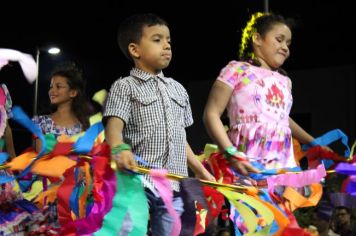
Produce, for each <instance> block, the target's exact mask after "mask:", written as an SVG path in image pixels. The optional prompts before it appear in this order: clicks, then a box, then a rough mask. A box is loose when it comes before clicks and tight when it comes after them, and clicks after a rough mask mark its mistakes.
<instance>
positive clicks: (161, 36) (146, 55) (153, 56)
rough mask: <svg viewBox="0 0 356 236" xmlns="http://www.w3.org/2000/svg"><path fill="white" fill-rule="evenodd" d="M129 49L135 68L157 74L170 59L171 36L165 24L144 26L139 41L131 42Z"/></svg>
mask: <svg viewBox="0 0 356 236" xmlns="http://www.w3.org/2000/svg"><path fill="white" fill-rule="evenodd" d="M129 51H130V53H131V54H132V56H133V58H134V61H135V65H136V67H137V68H139V69H141V70H143V71H146V72H148V73H151V74H157V73H159V72H160V71H161V70H162V69H164V68H166V67H167V66H168V65H169V63H170V61H171V59H172V51H171V36H170V33H169V29H168V27H167V26H165V25H154V26H145V27H144V28H143V31H142V38H141V40H140V42H139V43H137V44H136V43H131V44H130V45H129Z"/></svg>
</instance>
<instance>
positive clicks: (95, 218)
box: [72, 156, 116, 235]
mask: <svg viewBox="0 0 356 236" xmlns="http://www.w3.org/2000/svg"><path fill="white" fill-rule="evenodd" d="M93 166H94V167H93V171H94V188H93V189H96V190H95V191H98V192H97V194H98V195H100V197H99V198H97V199H99V200H95V201H94V203H93V206H92V208H91V211H90V214H89V215H87V216H86V217H85V218H83V219H78V220H75V221H73V222H72V224H74V225H75V227H76V229H77V234H78V235H92V234H93V233H94V232H96V231H98V230H99V229H100V228H101V226H102V222H103V219H104V216H105V215H106V214H107V213H108V212H109V211H110V210H111V209H112V202H113V198H114V195H115V192H116V178H115V172H114V171H113V170H112V169H111V168H110V166H109V164H108V158H107V157H105V156H96V157H95V159H93ZM99 183H100V184H99ZM98 185H100V187H99V186H98Z"/></svg>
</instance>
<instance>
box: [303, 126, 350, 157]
mask: <svg viewBox="0 0 356 236" xmlns="http://www.w3.org/2000/svg"><path fill="white" fill-rule="evenodd" d="M339 139H341V143H342V144H344V146H345V147H346V150H345V154H344V156H349V154H350V147H349V145H348V137H347V136H346V134H344V133H343V132H342V131H341V130H340V129H334V130H331V131H329V132H327V133H325V134H323V135H322V136H320V137H318V138H316V139H314V140H313V141H312V143H311V144H310V145H309V144H305V145H303V150H307V149H308V148H310V147H312V146H316V145H319V146H327V145H329V144H330V143H332V142H335V141H336V140H339Z"/></svg>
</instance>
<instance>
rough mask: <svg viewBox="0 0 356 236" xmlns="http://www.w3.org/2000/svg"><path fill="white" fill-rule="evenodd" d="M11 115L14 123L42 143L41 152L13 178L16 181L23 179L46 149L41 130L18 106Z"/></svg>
mask: <svg viewBox="0 0 356 236" xmlns="http://www.w3.org/2000/svg"><path fill="white" fill-rule="evenodd" d="M12 114H13V117H12V119H14V120H15V121H16V122H18V123H19V124H21V125H22V126H24V127H25V128H27V129H28V130H29V131H31V132H32V134H34V135H36V136H37V137H38V138H39V139H40V140H41V143H42V145H41V150H40V152H39V153H38V155H37V156H36V157H35V158H34V159H33V160H32V161H31V163H30V164H29V165H28V166H27V167H26V168H25V169H24V170H23V171H22V172H21V173H20V174H19V175H17V176H15V177H14V179H16V178H20V177H23V176H25V175H26V174H27V173H29V172H30V170H31V168H32V166H33V164H34V163H35V162H36V161H37V160H38V159H39V158H41V157H42V156H43V155H44V153H45V147H46V140H45V138H44V136H43V134H42V132H41V130H40V129H39V128H38V126H37V125H35V124H34V123H33V122H32V120H31V119H30V118H29V117H28V116H27V115H26V113H25V112H24V111H23V110H22V109H21V108H20V107H18V106H15V107H13V109H12Z"/></svg>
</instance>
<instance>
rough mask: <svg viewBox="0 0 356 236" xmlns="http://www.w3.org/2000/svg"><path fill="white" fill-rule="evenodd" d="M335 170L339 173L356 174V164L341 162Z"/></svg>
mask: <svg viewBox="0 0 356 236" xmlns="http://www.w3.org/2000/svg"><path fill="white" fill-rule="evenodd" d="M335 171H336V173H338V174H344V175H356V164H348V163H339V164H338V165H337V166H336V168H335Z"/></svg>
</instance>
